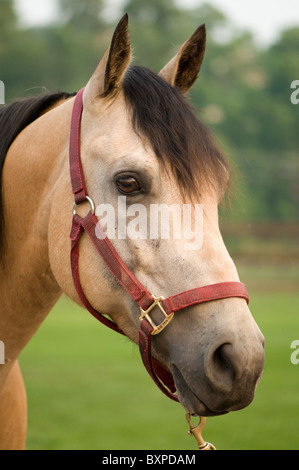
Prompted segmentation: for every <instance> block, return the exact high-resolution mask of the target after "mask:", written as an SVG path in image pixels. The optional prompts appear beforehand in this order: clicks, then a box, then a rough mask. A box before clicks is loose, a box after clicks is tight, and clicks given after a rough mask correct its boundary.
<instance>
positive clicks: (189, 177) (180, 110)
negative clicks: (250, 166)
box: [122, 66, 228, 195]
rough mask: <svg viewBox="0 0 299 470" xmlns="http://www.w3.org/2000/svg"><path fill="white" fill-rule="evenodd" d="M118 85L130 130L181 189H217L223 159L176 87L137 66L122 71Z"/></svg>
mask: <svg viewBox="0 0 299 470" xmlns="http://www.w3.org/2000/svg"><path fill="white" fill-rule="evenodd" d="M122 85H123V91H124V95H125V98H126V100H127V103H128V105H129V106H130V108H131V111H132V124H133V128H134V130H135V132H136V133H137V134H139V135H140V136H141V137H142V136H143V137H145V138H146V139H147V140H148V142H149V144H150V145H151V147H152V148H153V150H154V152H155V154H156V155H157V157H158V159H159V160H160V161H161V162H162V164H164V165H165V167H166V168H167V167H168V168H170V170H171V171H172V172H173V174H174V175H175V177H176V179H177V181H178V183H179V186H180V188H181V190H182V192H185V193H187V194H189V195H193V194H197V195H198V194H200V193H201V191H203V188H205V187H207V185H213V187H215V188H217V189H219V192H221V193H222V194H223V193H224V190H225V188H226V185H227V182H228V164H227V162H226V160H225V158H224V156H223V155H222V154H221V152H220V151H219V149H218V148H217V146H216V144H215V142H214V139H213V137H212V135H211V133H210V131H209V130H208V129H207V128H206V126H205V125H204V124H203V123H202V122H201V121H200V120H199V119H198V118H197V117H196V115H195V113H194V110H193V109H192V107H191V105H190V104H189V103H188V101H187V100H186V99H185V98H184V96H183V95H182V94H181V92H180V91H179V90H178V89H176V88H174V87H172V86H170V85H169V84H168V83H167V82H166V81H165V80H163V79H162V78H161V77H160V76H159V75H157V74H155V73H154V72H152V71H151V70H149V69H147V68H144V67H137V66H132V67H130V68H129V69H128V70H127V72H126V75H125V78H124V81H123V84H122Z"/></svg>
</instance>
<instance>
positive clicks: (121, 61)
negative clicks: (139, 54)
mask: <svg viewBox="0 0 299 470" xmlns="http://www.w3.org/2000/svg"><path fill="white" fill-rule="evenodd" d="M130 60H131V41H130V36H129V30H128V15H127V14H126V15H124V16H123V18H122V19H121V20H120V22H119V23H118V25H117V27H116V29H115V31H114V34H113V38H112V41H111V44H110V47H109V48H108V49H107V51H106V53H105V55H104V57H103V58H102V60H101V62H100V63H99V65H98V67H97V69H96V71H95V72H94V74H93V76H92V77H91V79H90V81H89V82H88V84H87V86H86V89H85V92H84V98H85V100H86V99H88V100H89V101H91V102H93V101H94V99H96V98H106V97H111V96H112V95H113V94H114V93H115V92H117V91H118V90H119V88H120V86H121V82H122V79H123V76H124V74H125V72H126V70H127V68H128V66H129V63H130Z"/></svg>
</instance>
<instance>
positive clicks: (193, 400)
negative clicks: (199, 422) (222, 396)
mask: <svg viewBox="0 0 299 470" xmlns="http://www.w3.org/2000/svg"><path fill="white" fill-rule="evenodd" d="M171 372H172V375H173V378H174V381H175V385H176V389H177V393H178V397H179V400H180V403H181V405H182V406H183V407H184V408H185V410H186V411H187V412H189V413H191V414H194V415H198V416H219V415H223V414H225V413H228V411H227V410H225V411H215V410H212V409H210V408H209V407H208V406H207V405H206V404H205V403H204V402H203V401H202V400H201V399H200V398H199V397H198V396H197V394H196V393H195V392H194V391H193V390H192V389H191V387H190V385H189V384H188V383H187V381H186V380H185V378H184V376H183V375H182V373H181V371H180V370H179V369H178V367H177V366H175V365H172V366H171Z"/></svg>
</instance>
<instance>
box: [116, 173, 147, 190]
mask: <svg viewBox="0 0 299 470" xmlns="http://www.w3.org/2000/svg"><path fill="white" fill-rule="evenodd" d="M116 185H117V187H118V190H119V191H120V192H121V193H124V194H132V193H137V192H139V191H140V190H141V186H140V184H139V182H138V181H137V180H136V179H135V178H134V177H133V176H121V177H119V178H118V179H117V180H116Z"/></svg>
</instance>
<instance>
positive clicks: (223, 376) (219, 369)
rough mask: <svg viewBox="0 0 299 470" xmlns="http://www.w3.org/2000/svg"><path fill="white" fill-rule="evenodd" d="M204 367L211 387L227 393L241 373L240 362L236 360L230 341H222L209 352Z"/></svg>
mask: <svg viewBox="0 0 299 470" xmlns="http://www.w3.org/2000/svg"><path fill="white" fill-rule="evenodd" d="M240 362H242V361H240ZM205 367H206V375H207V378H208V380H209V381H210V383H211V385H212V387H213V388H214V389H218V390H219V391H221V392H223V393H229V392H230V391H231V390H232V389H233V386H234V383H235V381H236V380H237V379H238V378H239V377H240V376H241V374H242V370H241V367H240V363H239V361H236V355H235V351H234V347H233V345H232V344H230V343H224V344H222V345H221V346H219V347H217V349H215V350H214V352H211V353H210V354H209V356H208V358H207V361H206V364H205Z"/></svg>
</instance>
